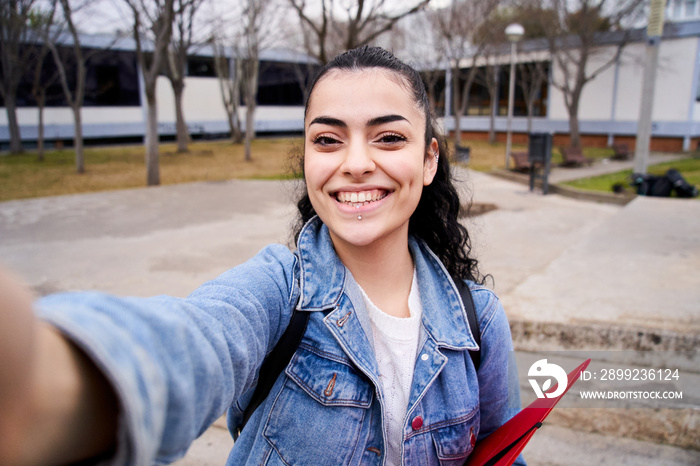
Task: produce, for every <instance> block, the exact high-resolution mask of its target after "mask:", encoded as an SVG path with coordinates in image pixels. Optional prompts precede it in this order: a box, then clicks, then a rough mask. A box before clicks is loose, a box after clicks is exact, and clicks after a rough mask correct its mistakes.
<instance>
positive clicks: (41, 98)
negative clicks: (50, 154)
mask: <svg viewBox="0 0 700 466" xmlns="http://www.w3.org/2000/svg"><path fill="white" fill-rule="evenodd" d="M35 97H36V107H37V111H38V112H39V115H38V117H39V127H38V128H37V137H36V151H37V160H39V162H43V161H44V107H45V105H46V89H41V91H39V92H38V93H37V95H36V96H35Z"/></svg>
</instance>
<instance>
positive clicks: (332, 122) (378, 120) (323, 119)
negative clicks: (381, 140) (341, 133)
mask: <svg viewBox="0 0 700 466" xmlns="http://www.w3.org/2000/svg"><path fill="white" fill-rule="evenodd" d="M394 121H406V122H408V120H407V119H406V118H405V117H402V116H401V115H383V116H378V117H375V118H372V119H370V120H368V121H367V126H379V125H383V124H385V123H391V122H394ZM409 123H410V122H409ZM313 124H321V125H329V126H337V127H339V128H347V127H348V125H347V123H345V122H344V121H343V120H339V119H337V118H333V117H327V116H320V117H316V118H314V119H313V120H311V123H309V126H311V125H313Z"/></svg>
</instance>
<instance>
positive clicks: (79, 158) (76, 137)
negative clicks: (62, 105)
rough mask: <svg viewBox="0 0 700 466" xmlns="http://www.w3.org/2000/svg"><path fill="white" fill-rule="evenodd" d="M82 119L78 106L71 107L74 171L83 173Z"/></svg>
mask: <svg viewBox="0 0 700 466" xmlns="http://www.w3.org/2000/svg"><path fill="white" fill-rule="evenodd" d="M82 120H83V117H82V115H81V109H80V106H75V107H73V121H74V122H75V128H74V133H73V149H74V150H75V171H76V172H77V173H85V156H84V154H83V124H82Z"/></svg>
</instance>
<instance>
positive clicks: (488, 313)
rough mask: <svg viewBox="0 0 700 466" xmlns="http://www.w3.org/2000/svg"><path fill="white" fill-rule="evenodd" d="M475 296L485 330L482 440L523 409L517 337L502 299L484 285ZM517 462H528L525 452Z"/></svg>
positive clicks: (521, 464)
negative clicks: (514, 346) (515, 341)
mask: <svg viewBox="0 0 700 466" xmlns="http://www.w3.org/2000/svg"><path fill="white" fill-rule="evenodd" d="M472 296H473V298H474V305H475V307H476V309H477V315H478V317H479V329H480V331H481V365H480V367H479V371H478V378H479V405H480V411H481V426H480V428H479V440H481V439H483V438H484V437H486V436H487V435H489V434H490V433H492V432H493V431H495V430H496V429H498V428H499V427H500V426H502V425H503V424H504V423H505V422H506V421H508V420H509V419H510V418H512V417H513V416H515V415H516V414H518V412H520V386H519V384H518V369H517V367H516V364H515V356H514V353H513V339H512V337H511V334H510V326H509V324H508V319H507V317H506V314H505V311H504V310H503V306H502V305H501V302H500V301H499V299H498V298H497V297H496V296H495V295H494V294H493V292H492V291H490V290H488V289H486V288H484V287H474V288H472ZM514 464H515V465H517V466H525V460H524V459H523V457H522V455H520V456H519V457H518V459H517V461H516V462H515V463H514Z"/></svg>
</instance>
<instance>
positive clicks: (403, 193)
mask: <svg viewBox="0 0 700 466" xmlns="http://www.w3.org/2000/svg"><path fill="white" fill-rule="evenodd" d="M304 127H305V140H304V153H303V167H304V178H305V182H306V191H305V193H304V195H303V197H302V199H300V200H299V202H298V206H299V214H300V223H299V225H300V226H299V228H298V231H297V232H296V238H297V249H296V250H295V251H294V252H291V251H289V250H288V249H287V248H285V247H283V246H279V245H275V246H269V247H267V248H265V249H264V250H263V251H261V252H260V253H259V254H258V255H257V256H256V257H255V258H253V259H252V260H250V261H248V262H247V263H245V264H243V265H240V266H238V267H235V268H233V269H231V270H230V271H228V272H226V273H224V274H223V275H221V276H220V277H218V278H217V279H215V280H213V281H211V282H208V283H205V284H204V285H202V286H201V287H200V288H198V289H197V290H195V291H194V292H193V293H192V294H191V295H190V296H188V297H187V298H185V299H178V298H172V297H155V298H149V299H143V298H139V299H136V298H115V297H111V296H106V295H103V294H96V293H78V294H62V295H56V296H49V297H46V298H43V299H41V300H39V301H38V302H36V303H34V305H33V306H34V308H35V312H36V314H37V315H38V316H39V318H40V320H41V322H42V323H41V324H38V323H36V322H34V321H32V320H31V319H29V318H28V317H27V315H26V313H22V312H21V309H22V308H26V307H28V306H29V299H28V298H27V297H26V296H23V295H22V294H21V293H19V292H18V291H17V288H16V287H12V286H10V285H7V284H6V283H5V285H3V284H2V283H0V291H3V292H4V291H7V294H4V293H3V296H6V298H4V299H3V302H2V304H1V305H2V306H3V307H4V308H5V309H7V311H8V312H5V309H3V314H4V315H5V317H0V319H4V320H0V328H2V327H3V326H4V327H5V328H12V329H13V330H12V331H3V333H7V335H5V336H6V337H7V340H6V341H5V342H4V343H0V355H2V354H5V355H9V356H12V354H13V353H14V354H15V356H14V357H8V358H0V359H5V360H6V361H9V362H4V363H0V364H4V366H0V369H2V370H3V371H6V372H5V373H6V374H9V373H12V374H13V376H11V377H10V376H4V375H3V376H0V390H1V391H0V409H3V414H5V411H4V410H5V409H7V410H8V411H7V412H13V413H14V412H16V411H21V410H22V409H29V411H28V412H29V413H31V414H29V415H25V416H24V417H22V415H17V416H14V418H12V417H11V418H5V416H3V418H5V421H0V451H4V453H0V463H2V464H6V463H5V462H3V460H6V461H8V462H10V461H15V460H16V459H17V458H25V459H27V461H36V462H38V463H43V462H46V463H59V462H65V461H74V460H79V459H84V458H90V457H105V458H107V457H109V458H112V460H113V462H114V463H117V464H150V463H152V462H153V461H156V460H157V461H159V462H169V461H172V460H175V459H177V458H179V457H181V456H182V455H184V453H185V452H186V450H187V448H188V446H189V445H190V443H191V442H192V441H193V440H194V439H195V438H196V437H197V436H199V435H200V434H201V433H202V432H204V430H206V429H207V427H208V426H209V425H210V424H211V423H212V422H213V421H214V420H216V419H217V418H218V417H219V416H220V415H221V414H222V413H224V412H225V411H226V410H228V420H229V426H230V428H231V430H232V432H234V431H235V430H236V428H237V426H238V425H239V424H240V421H241V419H242V415H243V411H244V409H245V407H246V405H247V404H248V401H249V400H250V398H251V395H252V392H253V389H254V388H255V385H256V382H257V374H258V371H259V368H260V365H261V363H262V362H263V360H264V359H265V356H266V355H267V354H268V353H269V352H270V351H271V350H272V348H273V347H274V346H275V344H276V343H277V341H278V340H279V338H280V336H281V334H282V333H283V332H284V330H285V329H286V327H287V324H288V322H289V320H290V316H291V315H292V313H293V311H294V309H296V310H297V312H306V313H309V321H308V324H307V327H306V331H305V333H304V337H303V339H302V341H301V343H300V344H299V347H298V348H297V350H296V352H295V353H294V356H293V357H292V360H291V362H290V363H289V365H288V366H287V368H286V370H285V372H284V373H283V374H281V375H280V377H279V378H278V379H277V381H276V383H275V384H274V386H273V388H272V390H271V391H270V394H269V396H268V397H267V398H266V399H265V401H264V402H263V403H262V404H261V405H260V406H259V408H258V409H257V410H256V411H255V412H254V413H253V415H252V417H251V418H250V420H249V421H248V423H247V424H246V426H245V428H244V429H243V430H242V431H241V432H240V435H238V436H237V439H236V442H235V444H234V447H233V450H232V451H231V454H230V456H229V461H228V463H229V464H232V465H238V464H267V465H282V464H294V465H301V464H312V465H313V464H332V465H340V464H343V465H345V464H356V465H365V464H392V465H394V464H396V465H398V464H406V465H409V464H415V465H429V464H453V463H454V464H462V463H463V462H464V460H465V459H466V458H467V456H468V455H469V453H470V452H471V451H472V449H473V446H474V444H475V443H476V441H477V440H478V439H479V438H482V437H484V436H486V435H487V434H489V433H490V432H492V431H493V430H495V429H496V428H498V427H499V426H500V425H502V424H503V423H504V422H505V421H506V420H508V419H509V418H510V417H511V416H512V415H514V414H515V413H516V412H517V411H518V409H519V406H520V401H519V395H518V386H517V380H516V378H515V371H514V367H513V365H512V364H509V353H511V352H512V342H511V337H510V331H509V327H508V322H507V320H506V317H505V314H504V312H503V309H502V307H501V305H500V304H499V302H498V300H497V298H496V297H495V296H494V295H493V293H492V292H491V291H489V290H487V289H486V288H484V287H483V286H481V285H479V283H480V282H481V280H480V276H479V274H478V270H477V264H476V261H475V260H474V259H472V258H470V257H469V255H468V252H469V237H468V235H467V231H466V229H465V228H464V227H463V226H462V225H460V224H459V223H458V221H457V215H458V212H459V199H458V197H457V193H456V191H455V188H454V186H453V185H452V180H451V178H450V169H449V164H448V162H447V157H446V148H445V145H444V140H443V138H442V137H441V135H440V134H439V133H438V131H437V130H436V125H435V122H434V119H433V117H432V115H431V113H430V110H429V106H428V99H427V96H426V93H425V89H424V86H423V83H422V81H421V79H420V77H419V75H418V73H417V72H416V71H415V70H413V69H412V68H411V67H409V66H407V65H406V64H404V63H403V62H401V61H399V60H397V59H396V58H395V57H394V56H393V55H391V54H390V53H388V52H386V51H384V50H382V49H379V48H371V47H363V48H360V49H355V50H351V51H349V52H347V53H345V54H342V55H340V56H338V57H337V58H336V59H334V60H333V61H332V62H330V63H329V64H328V65H327V66H325V67H324V68H323V69H322V70H321V72H320V74H319V76H318V77H317V78H316V81H315V83H314V85H313V87H312V91H311V93H310V97H309V101H308V102H307V106H306V112H305V123H304ZM451 277H458V279H460V280H465V281H466V283H467V284H468V286H469V288H470V289H471V293H472V296H473V299H474V303H475V307H476V311H477V317H478V321H479V326H480V334H481V353H480V357H481V362H480V368H479V370H478V372H477V371H476V370H475V367H474V364H473V362H472V360H471V357H470V355H469V350H474V349H476V348H477V345H476V343H475V340H474V336H473V334H472V329H470V327H469V324H468V320H467V316H466V313H465V310H464V306H463V304H462V301H461V299H460V295H459V293H458V292H457V289H456V286H455V283H454V281H453V279H452V278H451ZM3 286H5V287H6V289H5V290H3V289H2V287H3ZM8 287H9V288H8ZM10 325H11V327H10ZM23 332H24V335H23V334H22V333H23ZM31 335H34V337H31ZM0 336H2V335H0ZM32 338H33V340H32ZM13 341H14V343H13ZM28 341H34V342H35V343H34V344H33V345H32V346H30V347H32V348H34V350H32V351H26V348H24V349H23V348H22V347H21V345H22V344H23V343H24V342H28ZM27 354H29V355H27ZM22 358H24V359H22ZM27 368H30V370H29V369H27ZM8 370H11V371H12V372H7V371H8ZM0 372H2V371H0ZM13 419H14V420H13ZM4 436H7V438H4V439H3V438H2V437H4ZM28 439H29V440H28ZM29 442H31V443H29ZM27 445H31V448H25V447H26V446H27ZM3 454H4V455H5V457H4V458H3V456H2V455H3ZM12 455H15V456H12ZM22 455H25V456H22ZM12 464H14V463H12Z"/></svg>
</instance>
